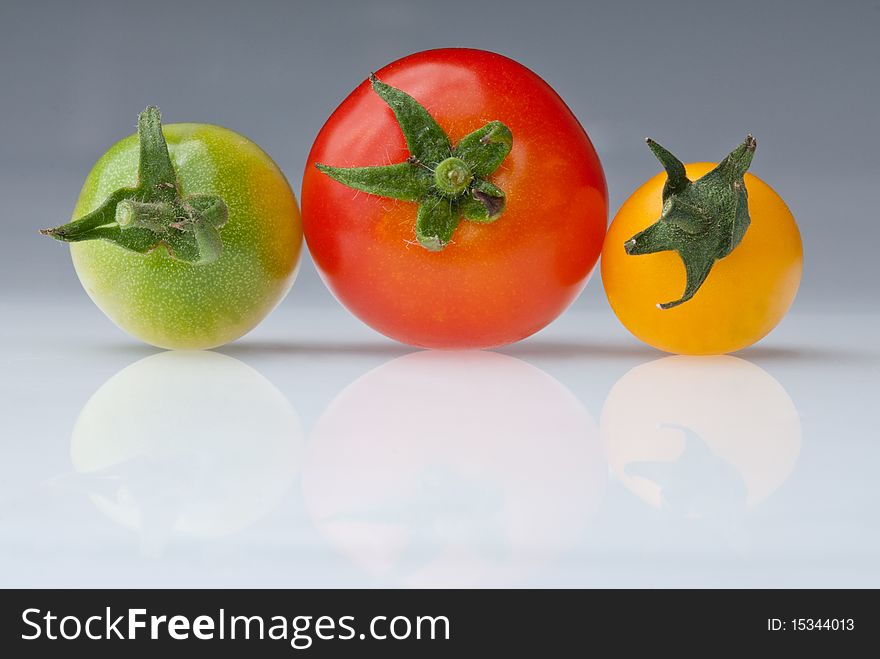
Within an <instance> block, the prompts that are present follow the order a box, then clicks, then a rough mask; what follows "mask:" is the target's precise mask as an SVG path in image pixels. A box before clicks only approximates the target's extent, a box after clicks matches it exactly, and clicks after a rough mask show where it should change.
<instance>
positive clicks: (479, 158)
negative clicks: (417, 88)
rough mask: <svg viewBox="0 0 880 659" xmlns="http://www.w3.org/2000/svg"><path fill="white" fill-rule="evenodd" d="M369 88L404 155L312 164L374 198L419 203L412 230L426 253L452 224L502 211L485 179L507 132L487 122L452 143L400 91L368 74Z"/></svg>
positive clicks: (501, 153) (438, 245) (447, 236)
mask: <svg viewBox="0 0 880 659" xmlns="http://www.w3.org/2000/svg"><path fill="white" fill-rule="evenodd" d="M370 83H371V84H372V87H373V91H375V92H376V93H377V94H378V95H379V96H380V97H381V98H382V100H384V101H385V102H386V103H387V104H388V106H389V107H390V108H391V110H392V112H394V116H395V118H396V119H397V123H398V124H399V125H400V129H401V131H402V132H403V136H404V138H405V139H406V146H407V148H408V149H409V152H410V156H409V158H407V159H406V160H405V161H404V162H402V163H397V164H394V165H384V166H377V167H330V166H328V165H323V164H316V167H317V168H318V169H319V170H320V171H321V172H323V173H324V174H326V175H327V176H329V177H330V178H332V179H333V180H334V181H338V182H339V183H342V184H343V185H347V186H348V187H350V188H354V189H355V190H361V191H363V192H368V193H370V194H374V195H378V196H380V197H389V198H391V199H400V200H403V201H415V202H418V203H419V210H418V212H417V214H416V225H415V234H416V239H417V240H418V242H419V244H420V245H421V246H422V247H424V248H425V249H428V250H430V251H432V252H436V251H440V250H441V249H443V248H444V247H446V245H448V244H449V242H450V241H451V240H452V234H453V233H454V232H455V229H456V227H457V226H458V223H459V222H460V221H461V220H462V219H465V220H469V221H471V222H480V223H489V222H494V221H495V220H497V219H498V218H499V217H501V214H502V213H503V212H504V208H505V204H506V200H505V195H504V191H503V190H501V188H499V187H497V186H495V185H493V184H492V183H490V182H489V181H488V180H487V179H488V177H489V176H490V175H491V174H492V173H493V172H495V170H496V169H498V167H499V166H500V165H501V163H502V161H503V160H504V159H505V158H506V157H507V154H508V153H510V150H511V148H512V147H513V134H512V133H511V132H510V129H509V128H508V127H507V126H505V125H504V124H502V123H501V122H500V121H490V122H489V123H487V124H486V125H485V126H483V127H482V128H480V129H478V130H475V131H474V132H473V133H470V134H469V135H466V136H465V137H463V138H462V139H461V141H460V142H459V143H458V144H457V145H456V146H455V147H453V146H452V144H451V142H450V140H449V137H448V136H447V135H446V133H445V132H444V131H443V129H442V128H440V126H439V125H438V124H437V122H436V121H435V120H434V118H433V117H432V116H431V115H430V114H429V113H428V111H427V110H426V109H425V108H424V107H422V106H421V105H420V104H419V102H418V101H416V100H415V99H414V98H413V97H412V96H410V95H409V94H406V93H405V92H403V91H401V90H399V89H395V88H394V87H391V86H390V85H386V84H385V83H383V82H380V81H379V79H378V78H376V76H375V75H372V76H370Z"/></svg>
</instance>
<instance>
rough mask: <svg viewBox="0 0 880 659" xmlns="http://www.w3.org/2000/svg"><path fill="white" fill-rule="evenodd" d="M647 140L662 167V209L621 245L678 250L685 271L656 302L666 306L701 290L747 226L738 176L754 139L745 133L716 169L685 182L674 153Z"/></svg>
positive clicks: (633, 250) (636, 251)
mask: <svg viewBox="0 0 880 659" xmlns="http://www.w3.org/2000/svg"><path fill="white" fill-rule="evenodd" d="M647 142H648V147H649V148H650V149H651V151H652V152H653V153H654V155H655V156H657V159H658V160H659V161H660V163H661V164H662V165H663V168H664V169H665V170H666V175H667V179H666V183H665V184H664V186H663V211H662V212H661V213H660V219H658V220H657V221H656V222H655V223H654V224H652V225H651V226H649V227H648V228H647V229H645V230H644V231H640V232H639V233H637V234H636V235H634V236H633V237H632V238H630V239H629V240H627V241H626V242H625V243H624V245H623V248H624V249H625V250H626V253H627V254H631V255H640V254H654V253H655V252H664V251H669V250H674V251H676V252H678V254H679V256H680V257H681V260H682V262H683V263H684V267H685V273H686V275H687V283H686V284H685V290H684V294H683V295H682V296H681V297H680V298H679V299H677V300H674V301H672V302H664V303H661V304H658V305H657V306H658V307H659V308H660V309H671V308H673V307H677V306H678V305H680V304H682V303H684V302H687V301H688V300H690V299H691V298H692V297H693V296H694V295H695V294H696V292H697V291H698V290H700V287H701V286H702V285H703V282H705V281H706V277H708V276H709V271H710V270H711V269H712V266H713V265H715V261H717V260H719V259H723V258H724V257H725V256H727V255H728V254H730V253H731V252H732V251H733V250H734V249H735V248H736V246H737V245H739V244H740V242H741V241H742V239H743V236H744V235H745V233H746V230H747V229H748V228H749V223H750V222H751V220H750V218H749V195H748V191H747V190H746V185H745V182H744V181H743V176H744V175H745V173H746V170H748V168H749V165H751V164H752V157H753V156H754V153H755V147H757V145H758V143H757V141H756V140H755V138H754V137H752V136H751V135H749V136H747V137H746V139H745V141H743V143H742V144H740V145H739V146H738V147H736V148H735V149H734V150H733V151H731V152H730V154H728V156H727V157H726V158H725V159H724V160H722V161H721V162H720V163H718V165H717V166H716V167H715V169H713V170H712V171H711V172H709V173H708V174H706V175H705V176H703V177H702V178H700V179H698V180H696V181H690V180H688V177H687V175H686V174H685V168H684V165H683V164H682V163H681V161H679V160H678V158H676V157H675V156H673V155H672V154H671V153H669V151H667V150H666V149H664V148H663V147H662V146H660V145H659V144H657V143H656V142H655V141H654V140H651V139H648V140H647Z"/></svg>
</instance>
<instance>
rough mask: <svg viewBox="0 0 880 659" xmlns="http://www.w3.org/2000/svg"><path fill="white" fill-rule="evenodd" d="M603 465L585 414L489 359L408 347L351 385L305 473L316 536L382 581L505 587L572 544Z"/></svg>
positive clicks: (524, 371)
mask: <svg viewBox="0 0 880 659" xmlns="http://www.w3.org/2000/svg"><path fill="white" fill-rule="evenodd" d="M606 474H607V468H606V465H605V460H604V456H603V455H602V448H601V444H600V442H599V439H598V435H597V430H596V426H595V423H594V421H593V419H592V418H591V417H590V415H589V413H588V412H587V411H586V410H585V409H584V407H583V406H582V405H581V403H580V401H578V400H577V399H576V398H575V397H574V396H573V395H572V394H571V392H569V391H568V390H567V389H566V388H565V387H563V386H562V385H561V384H559V382H557V381H556V380H554V379H553V378H552V377H550V376H549V375H547V374H546V373H544V372H543V371H541V370H539V369H537V368H535V367H534V366H531V365H529V364H526V363H524V362H522V361H519V360H518V359H514V358H513V357H509V356H506V355H501V354H498V353H493V352H477V351H474V352H467V353H452V352H417V353H412V354H409V355H406V356H404V357H400V358H398V359H395V360H393V361H391V362H388V363H387V364H384V365H382V366H380V367H378V368H377V369H375V370H373V371H371V372H369V373H367V374H366V375H364V376H363V377H361V378H360V379H359V380H357V381H356V382H354V383H353V384H351V385H349V386H348V387H347V388H346V389H345V390H343V391H342V392H341V393H340V394H339V395H338V396H337V397H336V399H335V400H334V401H333V402H332V403H331V404H330V406H329V407H328V408H327V410H326V411H325V412H324V414H323V415H322V417H321V418H320V420H319V421H318V423H317V425H316V426H315V429H314V431H313V434H312V436H311V441H310V442H309V448H308V454H307V458H306V462H305V467H304V472H303V488H304V494H305V501H306V506H307V508H308V510H309V514H310V515H311V516H312V518H313V519H314V520H315V524H316V526H317V527H318V528H319V530H320V531H321V533H322V535H324V536H325V537H326V538H328V540H329V542H330V543H331V544H332V545H333V546H335V547H336V548H337V549H338V550H339V551H340V552H341V553H343V554H345V555H346V556H348V557H349V558H350V559H351V560H352V561H353V562H355V563H356V564H358V565H359V566H361V567H362V568H364V569H365V570H366V571H368V572H370V573H371V574H372V575H373V576H375V577H378V578H381V579H382V580H383V581H384V582H386V583H392V584H404V585H407V586H437V585H444V586H461V585H467V586H470V585H475V584H480V585H506V584H510V583H516V582H522V581H523V580H525V579H526V577H527V575H528V573H529V572H531V571H533V570H534V569H535V568H536V567H537V566H539V565H540V564H541V563H542V562H543V561H545V560H548V559H549V558H552V557H554V556H557V555H559V554H560V553H561V552H564V551H565V550H566V549H569V548H571V547H572V545H573V544H574V543H575V542H576V541H577V540H578V539H579V538H580V535H581V534H582V533H583V532H584V528H585V526H586V524H587V521H588V519H589V517H590V515H591V513H593V512H594V510H595V509H596V507H597V506H598V504H599V502H600V501H601V498H602V495H603V493H604V486H605V481H606Z"/></svg>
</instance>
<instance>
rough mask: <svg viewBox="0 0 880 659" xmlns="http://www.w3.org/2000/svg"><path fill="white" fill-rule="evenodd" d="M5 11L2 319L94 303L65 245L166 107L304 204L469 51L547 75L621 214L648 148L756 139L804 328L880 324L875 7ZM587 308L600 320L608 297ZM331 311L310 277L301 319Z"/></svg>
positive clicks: (302, 285) (692, 156) (297, 298)
mask: <svg viewBox="0 0 880 659" xmlns="http://www.w3.org/2000/svg"><path fill="white" fill-rule="evenodd" d="M140 6H142V7H149V9H139V8H138V7H139V5H137V4H135V3H124V2H99V1H88V2H85V1H84V2H57V3H53V2H42V1H34V0H31V1H27V2H8V1H4V2H2V4H0V89H2V90H3V94H2V99H3V100H2V118H3V121H2V122H0V195H2V199H3V207H4V213H3V219H2V223H3V224H2V226H3V243H4V250H3V254H4V255H3V258H2V259H0V299H2V298H3V297H5V298H6V299H13V298H15V297H18V296H19V295H25V296H28V297H34V296H64V297H65V298H67V299H69V300H70V299H77V298H80V299H81V300H82V302H83V303H84V304H88V303H89V302H88V300H87V298H86V296H85V293H84V292H83V291H82V290H81V288H80V286H79V284H78V282H77V280H76V277H75V275H74V274H73V271H72V267H71V264H70V262H69V259H68V257H67V255H66V253H65V252H66V250H64V249H63V248H62V247H61V246H60V245H56V244H52V243H51V242H50V241H48V240H46V239H41V238H40V237H39V236H38V235H37V233H36V229H38V228H39V227H42V226H46V225H54V224H58V223H61V222H64V221H66V220H67V219H68V218H69V215H70V212H71V209H72V207H73V204H74V201H75V199H76V196H77V193H78V191H79V187H80V185H81V184H82V181H83V179H84V177H85V175H86V173H87V171H88V170H89V168H90V167H91V166H92V164H93V163H94V161H95V160H96V159H97V158H98V157H99V156H100V154H101V153H102V152H103V151H104V150H105V149H106V148H107V147H108V146H109V145H110V144H112V143H113V142H115V141H116V140H118V139H120V138H121V137H123V136H125V135H127V134H129V133H131V132H133V129H134V122H135V118H136V115H137V113H138V111H139V110H141V109H142V108H143V107H145V106H146V105H147V104H158V105H159V106H160V107H161V108H162V110H163V112H164V118H165V120H166V121H168V122H176V121H198V122H207V123H217V124H222V125H224V126H227V127H229V128H232V129H234V130H237V131H239V132H241V133H243V134H245V135H247V136H249V137H250V138H252V139H253V140H254V141H256V142H257V143H258V144H260V145H261V146H262V147H263V148H264V149H266V151H268V152H269V153H270V154H271V155H272V157H273V158H274V159H275V160H276V161H277V162H278V163H279V165H280V166H281V167H282V169H283V170H284V171H285V173H286V174H287V176H288V179H289V180H290V182H291V185H292V187H293V188H294V190H295V191H296V192H297V193H298V192H299V188H300V181H301V178H302V168H303V163H304V161H305V159H306V155H307V153H308V150H309V147H310V145H311V142H312V140H313V139H314V137H315V135H316V134H317V132H318V130H319V129H320V127H321V125H322V123H323V121H324V120H325V118H326V117H327V116H328V114H329V113H330V112H332V110H333V109H334V108H335V107H336V106H337V104H338V103H339V102H340V101H341V100H342V99H343V98H344V97H345V96H346V95H347V94H348V92H349V91H350V90H351V89H352V88H353V87H354V86H355V85H357V84H358V82H359V81H361V80H362V79H363V78H364V77H365V76H366V75H367V74H368V73H369V71H370V70H371V69H376V68H379V67H381V66H382V65H384V64H386V63H387V62H390V61H392V60H394V59H396V58H398V57H401V56H403V55H406V54H408V53H410V52H413V51H417V50H422V49H426V48H434V47H440V46H470V47H479V48H485V49H488V50H494V51H498V52H501V53H503V54H505V55H508V56H510V57H512V58H514V59H516V60H519V61H520V62H522V63H524V64H526V65H527V66H529V67H531V68H532V69H534V70H535V71H536V72H538V73H539V74H540V75H541V76H542V77H544V79H546V80H547V81H548V82H549V83H550V84H551V85H552V86H553V87H555V89H556V90H557V91H558V92H559V93H560V95H561V96H562V97H563V98H564V99H565V100H566V101H567V102H568V104H569V105H570V107H571V108H572V110H573V111H574V113H575V114H576V115H577V116H578V117H579V118H580V120H581V122H582V123H583V124H584V126H585V128H586V129H587V131H588V132H589V134H590V136H591V138H592V139H593V142H594V144H595V145H596V148H597V150H598V152H599V155H600V157H601V158H602V162H603V164H604V166H605V171H606V175H607V179H608V184H609V191H610V195H611V209H612V212H614V211H615V210H616V209H617V208H618V207H619V206H620V204H621V203H622V201H623V200H624V199H625V198H626V196H627V194H629V192H631V191H632V190H633V189H635V187H637V186H638V185H639V184H640V183H641V182H642V181H644V180H645V179H646V178H648V177H649V176H651V175H652V174H654V173H655V172H656V171H658V165H657V163H656V162H655V161H654V159H653V157H652V156H651V155H650V153H649V152H648V150H647V149H646V148H645V146H644V143H643V141H642V139H643V138H644V137H645V136H646V135H650V136H652V137H654V138H656V139H658V140H659V141H661V142H662V143H663V144H664V145H666V146H667V147H669V148H670V149H671V150H673V151H674V152H675V153H676V154H677V155H678V156H679V157H680V158H682V159H683V160H686V161H688V160H717V159H719V158H721V157H722V156H723V155H724V154H725V153H726V152H727V150H728V149H730V148H731V147H732V146H734V145H735V144H736V143H737V142H738V141H739V140H740V139H741V138H742V137H743V136H744V135H745V134H746V132H752V133H754V134H755V136H756V137H757V138H758V141H759V148H758V153H757V157H756V160H755V162H754V165H753V167H752V171H753V172H754V173H755V174H757V175H758V176H760V177H762V178H763V179H764V180H766V181H767V182H769V183H770V184H771V185H772V186H773V187H774V188H775V189H776V190H777V191H778V192H779V193H780V194H781V195H782V196H783V197H784V198H785V199H786V200H787V202H788V203H789V205H790V206H791V208H792V210H793V211H794V214H795V216H796V218H797V220H798V222H799V225H800V228H801V231H802V234H803V238H804V243H805V250H806V263H807V265H806V271H805V277H804V282H803V285H802V288H801V293H800V296H799V298H798V300H797V303H796V308H797V309H801V310H809V311H822V310H835V311H840V310H845V309H847V308H860V309H865V306H866V305H869V306H870V307H872V308H875V307H876V306H877V304H878V298H880V296H877V294H876V281H877V275H878V272H880V267H878V259H877V258H876V256H875V255H874V250H875V249H876V246H877V245H878V244H880V218H878V214H877V205H878V198H877V193H878V183H880V177H878V173H880V167H878V153H880V143H878V142H880V138H878V133H880V131H878V125H877V123H878V122H877V119H878V110H877V108H878V107H880V91H878V73H877V68H878V64H880V40H878V39H877V34H880V2H876V1H870V2H867V1H866V2H855V1H850V2H751V1H738V2H726V3H717V2H705V1H703V2H681V1H671V0H668V1H666V2H604V3H599V2H563V1H547V0H544V1H542V2H522V1H520V2H510V1H508V2H480V1H475V0H467V1H459V0H443V1H442V2H437V1H435V2H430V3H428V2H414V1H406V0H377V1H374V2H353V1H349V2H338V1H334V0H325V1H323V2H313V3H306V2H269V1H262V2H261V1H255V2H163V1H161V0H153V1H152V2H151V3H149V4H148V5H147V4H142V5H140ZM596 283H597V282H596V281H594V282H593V285H591V286H588V288H587V290H586V292H585V294H584V295H583V296H582V297H581V298H580V300H579V301H578V302H577V303H576V304H577V306H578V307H582V308H597V309H598V308H601V307H602V306H604V305H605V301H604V295H603V294H602V291H601V286H598V285H596ZM324 303H328V304H333V301H332V298H331V297H330V295H329V294H328V293H327V292H326V291H325V290H324V287H323V285H322V284H321V282H320V280H319V279H318V277H317V275H316V274H315V271H314V267H313V266H312V265H311V263H310V262H308V261H307V262H306V263H305V264H304V268H303V270H302V272H301V275H300V279H299V281H298V283H297V285H296V286H295V287H294V290H293V292H292V294H291V296H290V297H289V298H288V299H287V301H286V302H285V305H295V304H309V305H312V304H324Z"/></svg>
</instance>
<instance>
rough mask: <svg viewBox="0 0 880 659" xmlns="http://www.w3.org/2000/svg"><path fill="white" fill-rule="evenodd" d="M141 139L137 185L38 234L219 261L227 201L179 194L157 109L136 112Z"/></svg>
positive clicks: (200, 261) (189, 259)
mask: <svg viewBox="0 0 880 659" xmlns="http://www.w3.org/2000/svg"><path fill="white" fill-rule="evenodd" d="M138 139H139V140H140V163H139V167H138V183H137V185H136V186H135V187H134V188H121V189H119V190H116V191H115V192H113V193H111V194H110V196H109V197H107V199H106V200H105V201H104V203H103V204H101V206H99V207H98V208H96V209H95V210H94V211H92V212H91V213H89V214H88V215H85V216H83V217H81V218H79V219H77V220H74V221H73V222H70V223H68V224H64V225H62V226H59V227H55V228H54V229H43V230H42V231H40V233H41V234H43V235H45V236H50V237H52V238H55V239H56V240H61V241H63V242H69V243H73V242H81V241H84V240H108V241H110V242H112V243H115V244H116V245H119V246H120V247H122V248H124V249H127V250H130V251H133V252H138V253H140V254H147V253H149V252H152V251H153V250H155V249H156V248H157V247H159V246H162V247H164V248H165V249H166V251H167V253H168V255H169V257H171V258H173V259H176V260H179V261H184V262H186V263H191V264H205V263H212V262H214V261H216V260H217V259H218V258H220V253H221V252H222V251H223V241H222V239H221V237H220V228H221V227H222V226H223V225H224V224H226V221H227V219H228V216H229V209H228V207H227V206H226V203H225V202H224V201H223V199H222V198H221V197H219V196H217V195H198V194H194V195H188V196H186V197H184V196H182V195H181V193H180V187H179V185H178V182H177V173H176V172H175V171H174V166H173V165H172V163H171V157H170V155H169V154H168V145H167V144H166V142H165V136H164V135H163V133H162V122H161V115H160V114H159V109H158V108H156V107H148V108H147V109H146V110H144V111H143V112H141V114H140V115H139V116H138Z"/></svg>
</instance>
